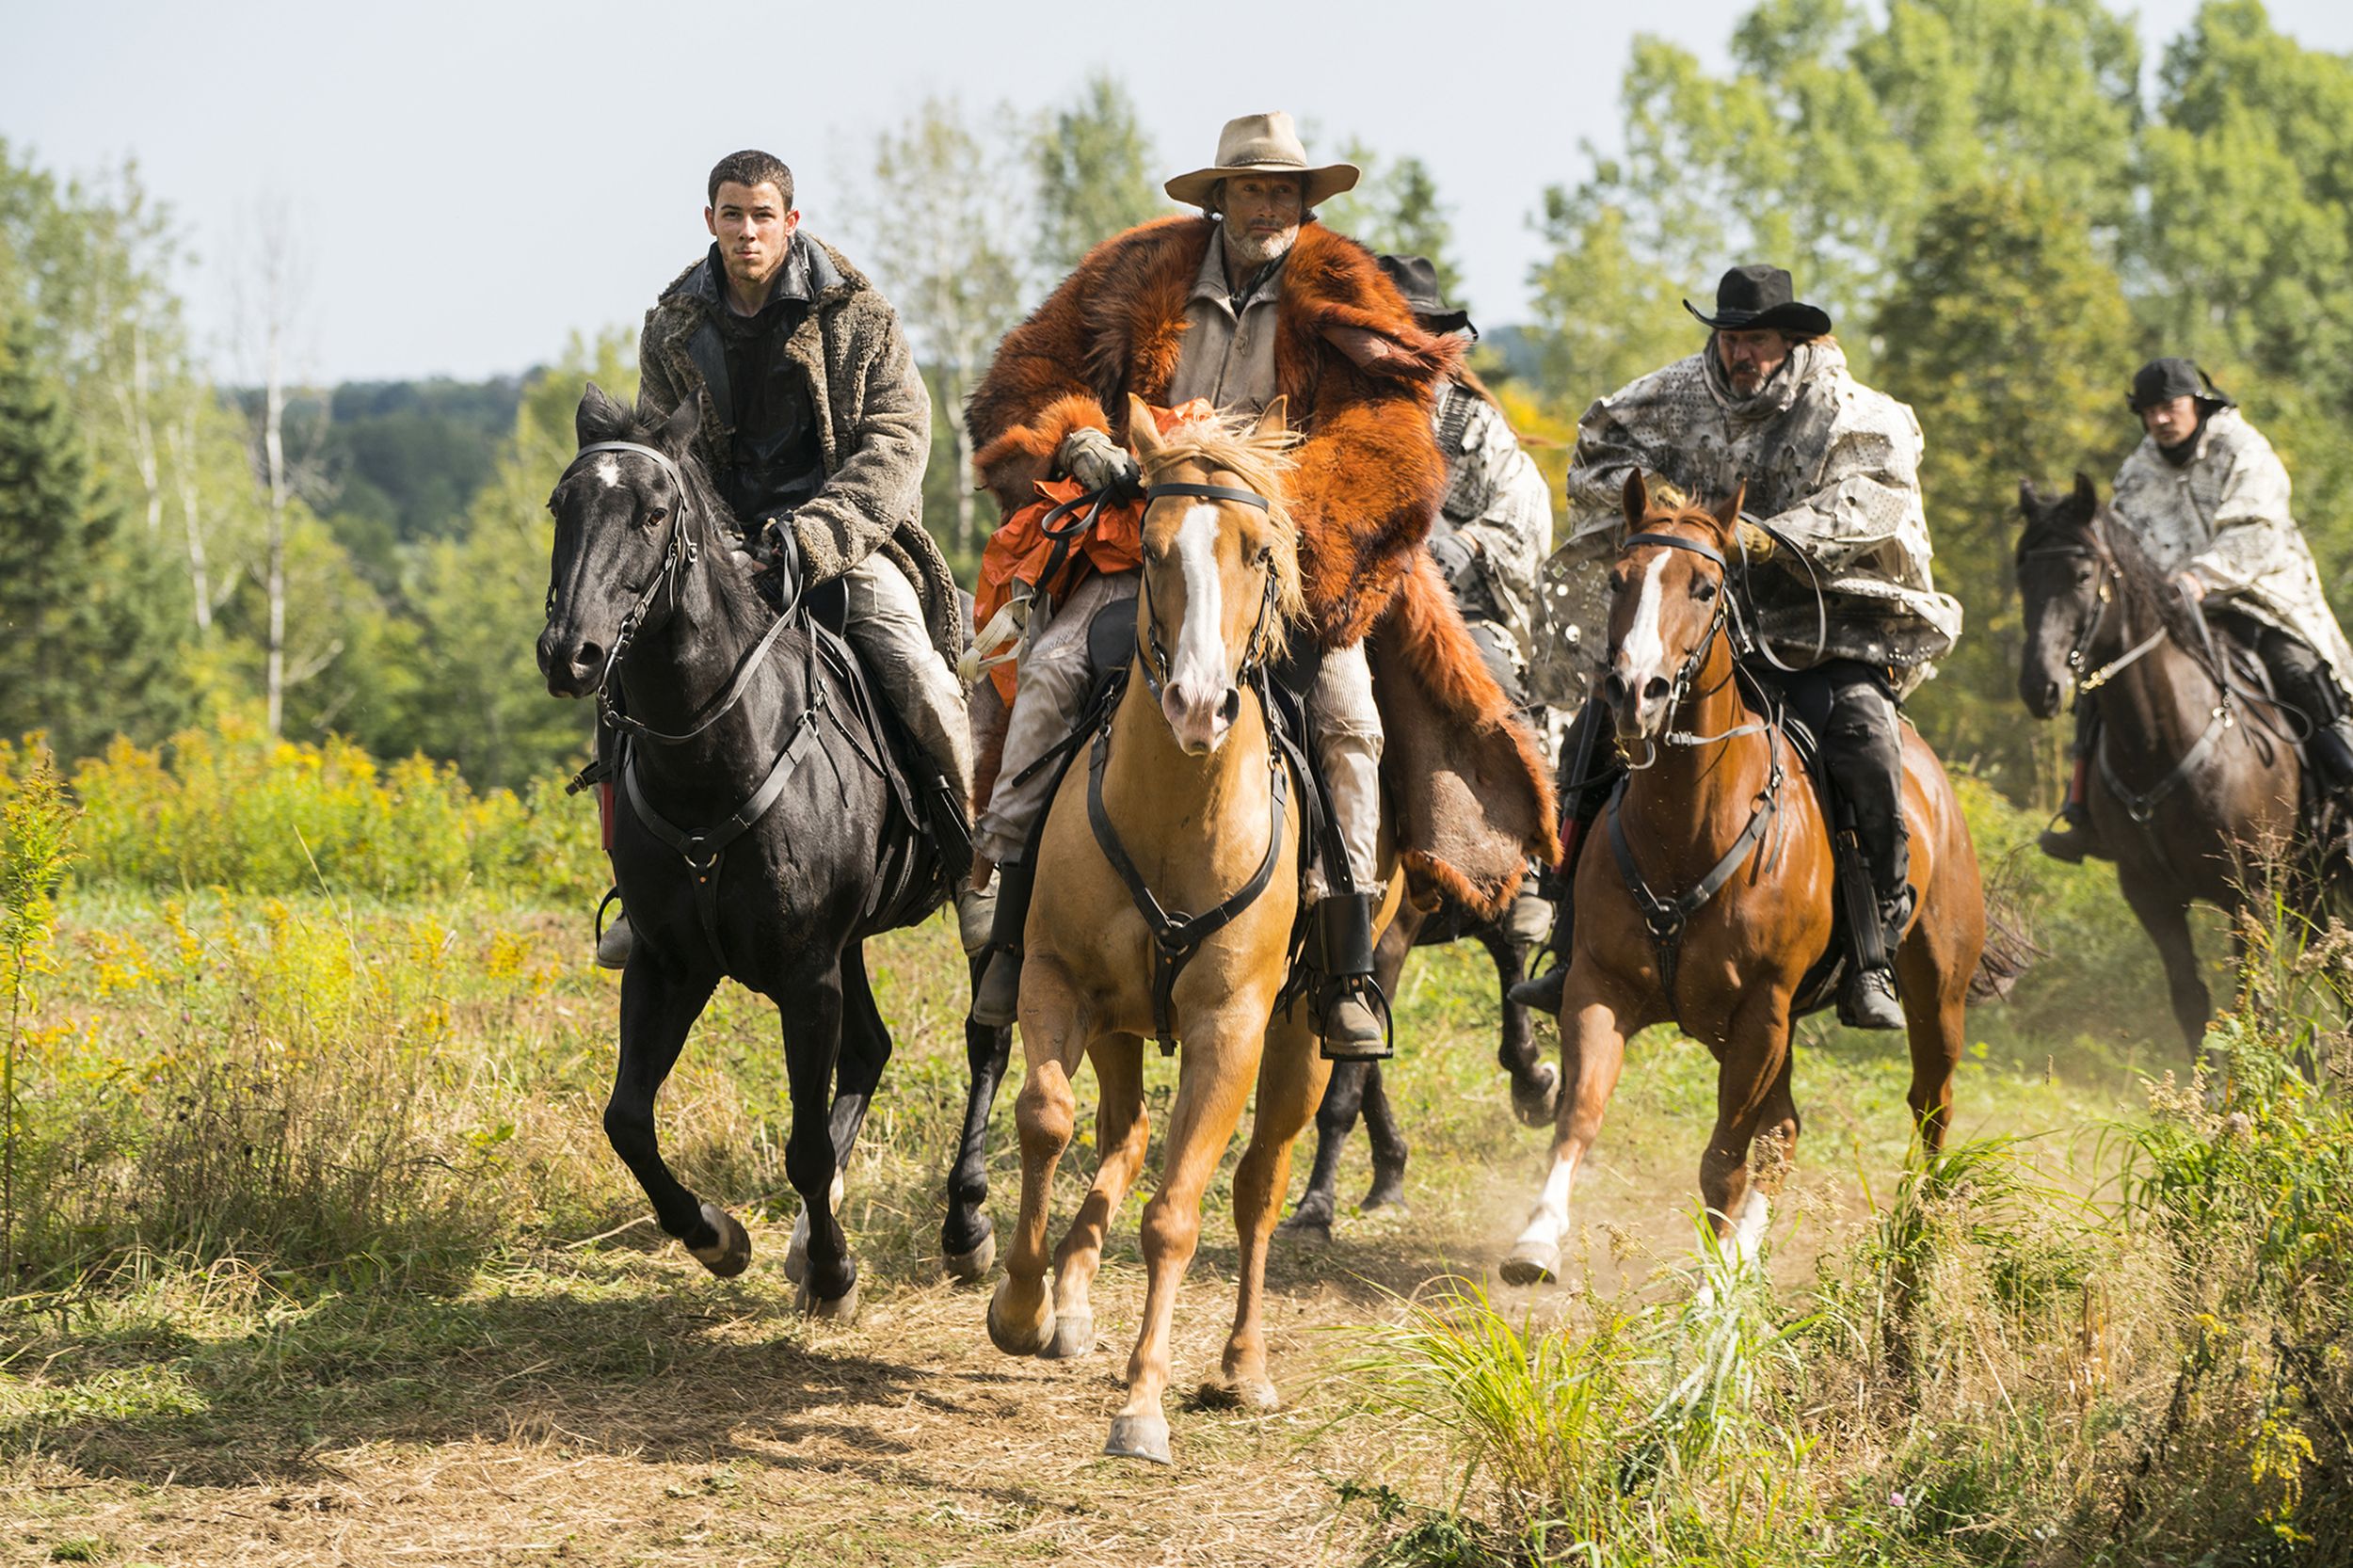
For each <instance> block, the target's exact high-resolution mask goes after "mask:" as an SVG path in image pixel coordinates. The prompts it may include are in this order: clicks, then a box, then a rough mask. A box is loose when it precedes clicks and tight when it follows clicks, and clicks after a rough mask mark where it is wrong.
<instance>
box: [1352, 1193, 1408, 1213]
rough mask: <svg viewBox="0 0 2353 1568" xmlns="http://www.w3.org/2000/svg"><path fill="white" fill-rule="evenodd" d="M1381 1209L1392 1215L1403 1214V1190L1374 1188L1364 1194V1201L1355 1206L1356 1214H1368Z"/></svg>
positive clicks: (1404, 1210)
mask: <svg viewBox="0 0 2353 1568" xmlns="http://www.w3.org/2000/svg"><path fill="white" fill-rule="evenodd" d="M1383 1208H1385V1209H1387V1210H1388V1211H1389V1212H1391V1213H1392V1214H1403V1213H1405V1212H1406V1208H1405V1189H1404V1188H1403V1187H1401V1186H1399V1187H1376V1188H1374V1189H1373V1190H1372V1191H1371V1192H1367V1193H1366V1194H1365V1201H1364V1202H1362V1203H1360V1204H1358V1205H1357V1206H1356V1212H1357V1213H1359V1214H1370V1213H1372V1212H1374V1211H1375V1210H1377V1209H1383Z"/></svg>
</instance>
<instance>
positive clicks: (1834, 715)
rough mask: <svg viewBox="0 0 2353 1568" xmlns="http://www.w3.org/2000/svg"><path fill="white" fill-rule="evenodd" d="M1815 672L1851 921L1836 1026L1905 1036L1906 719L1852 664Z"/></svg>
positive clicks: (1835, 843) (1842, 895)
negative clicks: (1825, 707)
mask: <svg viewBox="0 0 2353 1568" xmlns="http://www.w3.org/2000/svg"><path fill="white" fill-rule="evenodd" d="M1817 669H1818V670H1819V674H1820V677H1821V678H1822V679H1824V680H1827V681H1828V683H1829V685H1830V688H1831V694H1830V695H1831V702H1830V709H1831V711H1830V714H1829V722H1828V723H1827V724H1826V725H1825V726H1824V727H1823V728H1822V730H1821V738H1822V762H1823V767H1824V770H1825V771H1826V772H1827V773H1828V774H1829V775H1830V778H1831V784H1832V787H1833V792H1834V793H1835V796H1836V801H1835V805H1836V812H1835V815H1836V819H1837V820H1836V826H1835V829H1834V831H1833V836H1832V849H1833V854H1834V856H1835V857H1836V861H1837V865H1836V877H1837V884H1838V897H1839V899H1840V901H1841V904H1840V906H1841V908H1842V909H1843V910H1844V912H1845V914H1846V917H1847V940H1848V956H1849V963H1848V968H1847V981H1846V984H1844V985H1843V986H1841V987H1840V988H1839V993H1838V1018H1839V1021H1840V1022H1841V1023H1844V1024H1847V1025H1848V1026H1849V1027H1850V1028H1854V1029H1901V1028H1903V1027H1904V1009H1903V1001H1902V999H1901V996H1900V994H1899V993H1898V990H1897V984H1896V968H1895V955H1896V950H1897V948H1898V947H1899V946H1900V945H1901V944H1902V940H1903V932H1904V927H1905V926H1906V925H1908V924H1909V923H1910V922H1911V917H1912V906H1911V898H1912V894H1911V889H1910V887H1909V886H1908V885H1909V883H1910V882H1911V880H1912V855H1911V846H1910V844H1909V843H1908V842H1907V841H1906V840H1905V836H1904V818H1903V734H1902V728H1901V724H1902V721H1901V719H1900V717H1899V716H1898V714H1897V708H1896V699H1895V696H1894V695H1893V694H1892V693H1891V692H1889V690H1888V689H1887V686H1886V684H1885V681H1884V680H1883V678H1881V676H1880V675H1879V674H1878V673H1877V672H1875V671H1872V670H1870V669H1868V668H1866V667H1865V666H1864V665H1862V664H1857V663H1853V662H1850V661H1845V660H1836V661H1832V662H1831V663H1830V664H1825V665H1821V666H1817Z"/></svg>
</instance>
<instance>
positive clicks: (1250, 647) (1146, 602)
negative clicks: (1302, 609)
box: [1090, 480, 1275, 702]
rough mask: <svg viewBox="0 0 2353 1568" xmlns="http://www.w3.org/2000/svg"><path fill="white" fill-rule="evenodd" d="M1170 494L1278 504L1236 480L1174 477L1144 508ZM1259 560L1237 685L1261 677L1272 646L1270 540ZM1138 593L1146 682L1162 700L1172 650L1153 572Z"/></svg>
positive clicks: (1149, 492)
mask: <svg viewBox="0 0 2353 1568" xmlns="http://www.w3.org/2000/svg"><path fill="white" fill-rule="evenodd" d="M1168 496H1190V497H1192V498H1193V499H1194V500H1198V501H1231V502H1235V503H1237V504H1241V505H1243V506H1256V507H1257V509H1258V510H1259V511H1261V512H1267V513H1270V514H1271V513H1272V512H1273V510H1274V503H1273V501H1272V500H1270V499H1268V498H1267V497H1265V496H1263V495H1260V494H1259V493H1258V492H1257V491H1256V490H1248V489H1243V488H1241V487H1239V486H1235V485H1200V484H1193V483H1191V482H1189V481H1182V480H1171V481H1169V482H1168V483H1165V484H1159V485H1147V486H1145V487H1144V512H1145V513H1146V515H1149V514H1150V512H1151V510H1152V506H1153V504H1154V503H1156V502H1158V501H1160V500H1161V499H1162V498H1164V497H1168ZM1090 520H1092V519H1091V517H1090ZM1254 564H1255V565H1256V566H1257V568H1258V569H1259V571H1260V573H1261V574H1262V575H1263V577H1264V578H1265V588H1264V591H1263V592H1261V593H1260V594H1259V596H1258V618H1257V621H1256V622H1254V623H1253V624H1252V626H1251V628H1250V638H1249V641H1247V642H1246V643H1244V644H1243V645H1242V658H1241V668H1240V669H1239V670H1238V671H1237V672H1236V680H1235V684H1236V685H1238V686H1241V685H1250V684H1252V683H1253V682H1254V680H1255V679H1256V678H1257V677H1258V676H1260V675H1262V674H1263V673H1264V672H1265V669H1266V662H1267V652H1268V648H1269V646H1270V644H1269V638H1268V627H1269V625H1270V624H1271V623H1272V621H1273V617H1274V587H1275V577H1274V547H1273V545H1268V546H1266V547H1265V548H1263V549H1262V550H1260V551H1259V552H1258V558H1257V561H1256V562H1255V563H1254ZM1138 596H1139V600H1140V603H1139V607H1138V613H1137V616H1136V624H1137V630H1138V632H1140V633H1141V635H1142V637H1143V640H1144V646H1143V648H1142V650H1141V651H1142V652H1143V654H1144V688H1145V690H1147V691H1149V692H1150V693H1151V694H1152V698H1153V700H1154V701H1156V702H1157V701H1159V700H1160V696H1161V695H1162V693H1163V692H1164V691H1165V690H1166V689H1167V685H1168V677H1169V653H1168V649H1167V648H1166V647H1165V646H1164V645H1163V644H1162V643H1161V642H1160V617H1159V616H1155V615H1154V614H1153V613H1152V575H1151V573H1150V572H1144V573H1142V574H1140V576H1139V588H1138Z"/></svg>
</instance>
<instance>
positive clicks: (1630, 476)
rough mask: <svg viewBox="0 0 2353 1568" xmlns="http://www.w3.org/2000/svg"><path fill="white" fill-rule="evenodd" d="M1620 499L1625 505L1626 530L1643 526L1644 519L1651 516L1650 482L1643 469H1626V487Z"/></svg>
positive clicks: (1629, 530) (1630, 530)
mask: <svg viewBox="0 0 2353 1568" xmlns="http://www.w3.org/2000/svg"><path fill="white" fill-rule="evenodd" d="M1619 499H1620V500H1621V501H1622V502H1623V503H1624V504H1625V526H1626V531H1627V532H1628V533H1631V532H1632V531H1634V530H1635V529H1637V528H1640V527H1641V526H1642V520H1643V519H1644V518H1646V517H1648V516H1650V484H1649V481H1647V480H1645V479H1644V478H1643V477H1642V471H1641V469H1639V468H1636V469H1629V470H1627V471H1626V476H1625V490H1624V491H1623V492H1621V494H1620V497H1619Z"/></svg>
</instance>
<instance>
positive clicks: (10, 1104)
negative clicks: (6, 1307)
mask: <svg viewBox="0 0 2353 1568" xmlns="http://www.w3.org/2000/svg"><path fill="white" fill-rule="evenodd" d="M72 829H73V808H72V803H71V802H69V801H68V800H67V799H66V798H65V793H64V791H63V790H62V789H60V788H59V786H58V784H57V777H56V773H55V772H54V771H52V769H51V768H50V767H49V764H48V761H47V760H46V759H45V758H38V757H37V758H36V759H35V760H33V762H32V764H31V766H29V767H28V768H26V769H25V770H24V775H23V776H22V778H21V779H19V780H18V781H17V783H16V785H15V787H14V788H12V789H10V790H9V791H8V792H7V793H6V794H5V795H0V1004H5V1007H6V1011H7V1014H8V1034H7V1038H6V1039H5V1041H0V1052H4V1053H5V1054H0V1289H8V1288H14V1286H15V1284H16V1280H17V1250H16V1243H17V1225H16V1154H17V1130H18V1127H17V1094H16V1066H17V1058H18V1054H19V1050H20V1048H21V1047H22V1046H23V1045H24V1023H25V1016H26V1014H27V1013H28V1011H29V1010H30V1007H31V1004H32V1001H33V995H32V981H33V977H34V976H35V975H37V974H40V973H43V972H45V971H47V970H48V969H49V968H50V966H51V961H52V960H51V952H50V942H51V938H52V937H53V936H54V935H55V934H56V919H57V909H56V893H57V886H58V884H59V883H61V882H63V881H64V880H65V873H66V868H67V866H68V865H70V864H71V863H72V858H73V849H72Z"/></svg>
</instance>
